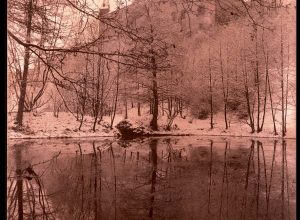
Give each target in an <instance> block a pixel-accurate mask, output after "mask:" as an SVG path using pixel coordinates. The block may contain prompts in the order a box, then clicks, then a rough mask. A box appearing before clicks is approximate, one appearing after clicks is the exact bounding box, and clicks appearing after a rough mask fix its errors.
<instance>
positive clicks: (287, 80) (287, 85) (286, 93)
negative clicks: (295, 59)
mask: <svg viewBox="0 0 300 220" xmlns="http://www.w3.org/2000/svg"><path fill="white" fill-rule="evenodd" d="M287 53H288V55H287V64H288V69H287V73H286V88H285V115H284V132H285V134H286V131H287V130H286V118H287V108H288V107H287V105H288V92H289V72H290V44H289V42H288V52H287Z"/></svg>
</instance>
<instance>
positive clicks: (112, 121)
mask: <svg viewBox="0 0 300 220" xmlns="http://www.w3.org/2000/svg"><path fill="white" fill-rule="evenodd" d="M119 52H120V42H119ZM119 58H120V57H119V56H118V64H117V65H118V69H117V81H116V96H115V101H114V104H113V111H112V115H111V121H110V129H112V127H113V124H114V120H115V116H116V110H117V102H118V94H119V78H120V63H119Z"/></svg>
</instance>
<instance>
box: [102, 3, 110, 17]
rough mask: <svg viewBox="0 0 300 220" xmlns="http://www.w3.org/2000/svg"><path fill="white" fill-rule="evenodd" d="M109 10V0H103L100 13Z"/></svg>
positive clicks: (105, 12)
mask: <svg viewBox="0 0 300 220" xmlns="http://www.w3.org/2000/svg"><path fill="white" fill-rule="evenodd" d="M109 11H110V4H109V0H103V1H102V4H101V6H100V15H103V14H107V13H109Z"/></svg>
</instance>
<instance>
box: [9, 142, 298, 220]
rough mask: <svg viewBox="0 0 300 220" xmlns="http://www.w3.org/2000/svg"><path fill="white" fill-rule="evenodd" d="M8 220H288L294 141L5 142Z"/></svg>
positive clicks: (293, 212)
mask: <svg viewBox="0 0 300 220" xmlns="http://www.w3.org/2000/svg"><path fill="white" fill-rule="evenodd" d="M7 169H8V179H7V198H8V200H7V207H8V208H7V215H8V218H9V219H66V220H72V219H74V220H77V219H84V220H85V219H121V220H123V219H124V220H125V219H128V220H134V219H137V220H142V219H188V220H190V219H195V220H196V219H197V220H201V219H203V220H208V219H228V220H231V219H237V220H239V219H251V220H252V219H272V220H273V219H296V217H295V215H296V206H295V203H296V202H295V198H296V195H295V191H296V190H295V188H296V174H295V172H296V141H295V140H286V141H282V140H277V141H276V140H273V139H260V140H251V139H249V138H226V139H225V138H219V137H218V138H203V137H201V138H200V137H169V138H168V137H164V138H149V139H144V140H134V141H121V140H114V139H84V140H82V139H81V140H76V139H68V140H62V139H57V140H30V141H10V144H9V147H8V168H7Z"/></svg>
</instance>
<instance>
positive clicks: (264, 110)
mask: <svg viewBox="0 0 300 220" xmlns="http://www.w3.org/2000/svg"><path fill="white" fill-rule="evenodd" d="M264 44H265V42H264V29H263V32H262V50H263V53H264V56H265V67H266V78H265V94H264V96H265V97H264V108H263V116H262V121H261V126H260V128H259V131H258V132H260V131H262V130H263V126H264V122H265V115H266V106H267V93H268V76H269V56H268V51H267V52H265V48H264ZM267 49H268V48H267Z"/></svg>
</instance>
